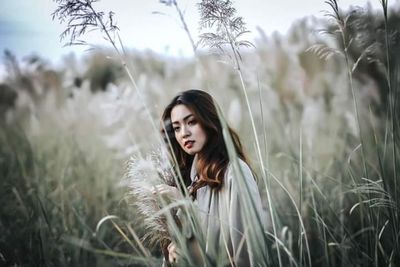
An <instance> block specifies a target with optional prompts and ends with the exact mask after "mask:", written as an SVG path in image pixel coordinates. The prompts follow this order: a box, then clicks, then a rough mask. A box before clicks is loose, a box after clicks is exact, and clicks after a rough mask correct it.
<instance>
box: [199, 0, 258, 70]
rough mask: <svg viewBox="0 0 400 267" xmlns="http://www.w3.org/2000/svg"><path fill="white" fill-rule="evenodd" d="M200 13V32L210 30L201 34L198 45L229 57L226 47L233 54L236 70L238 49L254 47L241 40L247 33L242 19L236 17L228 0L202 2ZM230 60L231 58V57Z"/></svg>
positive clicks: (238, 58) (205, 0) (237, 66)
mask: <svg viewBox="0 0 400 267" xmlns="http://www.w3.org/2000/svg"><path fill="white" fill-rule="evenodd" d="M198 8H199V11H200V30H204V29H210V30H211V32H205V33H202V34H201V35H200V36H199V37H200V40H199V44H202V45H204V46H209V47H210V48H216V49H218V50H219V51H220V52H221V53H222V54H224V55H227V56H229V57H231V56H230V55H229V54H228V51H226V49H225V47H226V46H228V47H230V49H231V52H232V53H233V60H234V63H235V65H236V68H237V69H240V65H239V61H241V60H242V57H241V55H240V52H239V49H240V47H251V46H254V45H253V44H252V43H251V42H250V41H247V40H243V39H241V38H242V35H244V34H245V33H248V32H249V31H248V30H246V26H245V25H246V24H245V23H244V21H243V18H242V17H239V16H236V9H235V8H234V7H233V4H232V2H231V1H230V0H203V1H201V2H200V3H199V4H198ZM231 59H232V57H231Z"/></svg>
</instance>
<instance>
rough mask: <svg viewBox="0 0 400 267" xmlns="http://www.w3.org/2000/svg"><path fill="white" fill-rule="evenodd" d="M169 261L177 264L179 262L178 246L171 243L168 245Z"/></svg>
mask: <svg viewBox="0 0 400 267" xmlns="http://www.w3.org/2000/svg"><path fill="white" fill-rule="evenodd" d="M167 249H168V261H169V262H170V263H176V262H177V261H178V252H177V249H176V245H175V244H174V243H172V242H171V243H170V244H169V245H168V248H167Z"/></svg>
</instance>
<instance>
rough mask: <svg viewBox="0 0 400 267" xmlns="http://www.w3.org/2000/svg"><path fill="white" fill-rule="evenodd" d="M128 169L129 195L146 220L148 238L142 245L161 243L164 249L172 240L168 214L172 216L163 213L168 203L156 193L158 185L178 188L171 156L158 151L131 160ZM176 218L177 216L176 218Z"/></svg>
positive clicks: (145, 237) (168, 210) (160, 150)
mask: <svg viewBox="0 0 400 267" xmlns="http://www.w3.org/2000/svg"><path fill="white" fill-rule="evenodd" d="M127 167H128V168H127V172H126V179H127V180H126V181H127V183H128V186H129V189H130V190H129V193H130V194H131V195H132V196H133V199H134V202H133V205H135V206H136V207H137V210H138V212H139V213H140V214H141V215H142V216H143V219H144V226H145V229H146V234H145V235H144V236H143V237H142V239H143V240H142V241H143V242H145V243H146V244H147V245H148V246H150V247H152V246H154V245H156V244H157V243H158V242H160V244H161V246H163V244H165V243H169V241H171V237H170V234H169V231H168V223H167V219H168V218H167V212H170V209H168V208H166V209H165V210H163V207H165V205H166V204H167V203H168V199H166V198H161V197H160V196H158V195H157V194H154V193H153V192H154V186H156V185H160V184H166V185H169V186H175V184H176V183H175V181H176V177H175V173H174V171H173V168H172V166H171V164H170V161H169V159H168V156H167V152H166V151H164V150H163V149H160V148H158V149H154V150H153V151H151V152H150V153H149V154H148V155H147V156H146V157H144V158H143V157H131V159H130V160H129V162H128V166H127ZM164 211H165V212H164ZM172 213H173V212H172ZM172 213H171V215H172ZM172 217H175V216H173V215H172ZM174 219H176V218H174Z"/></svg>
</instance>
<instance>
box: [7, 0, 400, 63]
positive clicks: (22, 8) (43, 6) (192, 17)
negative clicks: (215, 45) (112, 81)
mask: <svg viewBox="0 0 400 267" xmlns="http://www.w3.org/2000/svg"><path fill="white" fill-rule="evenodd" d="M396 1H398V0H396ZM197 2H198V1H191V0H178V3H179V5H180V6H181V8H182V9H183V10H185V18H186V21H187V22H188V24H189V28H190V30H191V31H192V33H193V35H196V34H197V32H198V14H197V13H198V12H197V7H196V4H195V3H197ZM233 2H234V6H235V7H236V8H237V11H238V15H239V16H242V17H243V18H244V20H245V22H246V24H247V28H248V29H249V30H250V31H252V33H251V34H250V38H249V39H253V38H255V37H256V36H257V34H258V33H257V31H256V26H259V27H261V28H262V29H263V30H264V31H265V32H266V33H267V34H271V33H272V32H274V31H279V32H281V33H283V34H284V33H285V32H286V31H287V30H288V28H289V27H290V25H291V24H292V23H293V22H294V21H295V20H296V19H299V18H302V17H305V16H316V17H322V16H323V15H322V12H321V11H322V10H327V9H328V5H327V4H326V3H324V0H303V1H300V0H279V1H271V0H270V1H268V0H236V1H233ZM338 2H339V5H340V6H341V7H342V8H344V9H346V8H348V6H349V5H358V6H363V7H364V6H365V5H366V3H367V1H366V0H341V1H338ZM389 2H390V1H389ZM0 3H1V6H0V51H1V53H3V51H4V49H9V50H11V51H12V52H14V53H15V54H17V56H18V57H22V56H25V55H28V54H32V53H36V54H39V55H41V56H42V57H45V58H47V59H51V60H57V59H59V58H60V57H61V55H63V54H66V53H69V52H70V51H74V52H76V53H78V54H81V53H82V51H83V50H84V49H83V48H77V47H73V48H71V47H63V44H62V43H61V42H60V40H59V34H60V33H61V32H62V30H63V29H64V25H60V24H59V23H58V21H53V20H52V17H51V13H52V12H53V11H54V10H55V7H56V4H55V3H54V2H53V1H52V0H0ZM371 4H372V6H373V7H374V8H379V7H380V2H379V0H373V1H372V2H371ZM95 6H96V7H97V8H98V9H101V10H104V11H114V12H115V18H116V21H117V24H118V26H119V28H120V34H121V36H122V40H123V42H124V44H125V46H127V47H129V48H137V49H141V50H142V49H152V50H154V51H157V52H159V53H164V54H168V55H182V54H183V55H190V54H191V47H190V43H189V41H188V39H187V37H186V35H185V32H184V31H183V30H182V29H181V27H180V24H179V21H178V16H177V15H176V12H175V10H174V9H173V8H172V7H166V6H164V5H162V4H160V3H159V1H158V0H101V1H100V2H99V3H96V4H95ZM153 12H161V13H165V15H160V14H153ZM99 36H100V35H99V34H96V35H94V36H90V39H89V40H87V41H89V42H90V43H94V44H97V43H99V42H101V39H99ZM106 45H107V44H106Z"/></svg>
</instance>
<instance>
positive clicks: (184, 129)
mask: <svg viewBox="0 0 400 267" xmlns="http://www.w3.org/2000/svg"><path fill="white" fill-rule="evenodd" d="M181 134H182V138H185V137H188V136H190V130H189V128H188V127H187V126H182V133H181Z"/></svg>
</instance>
